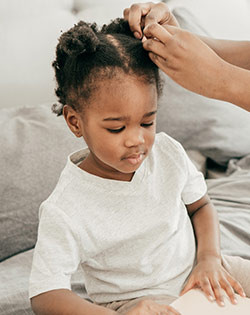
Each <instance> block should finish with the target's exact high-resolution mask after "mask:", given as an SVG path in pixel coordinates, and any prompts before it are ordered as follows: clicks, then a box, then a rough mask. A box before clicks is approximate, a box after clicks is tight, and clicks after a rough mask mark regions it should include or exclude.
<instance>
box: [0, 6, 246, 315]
mask: <svg viewBox="0 0 250 315" xmlns="http://www.w3.org/2000/svg"><path fill="white" fill-rule="evenodd" d="M7 2H8V1H2V2H1V4H0V6H1V8H0V9H1V10H0V12H1V15H4V14H5V16H6V14H7V16H8V14H9V17H10V19H12V21H13V23H14V21H16V22H17V23H19V25H20V28H21V31H23V30H24V29H25V30H26V32H27V34H29V32H31V33H30V36H31V38H32V40H36V38H37V36H33V35H34V34H33V33H34V30H36V28H38V27H39V25H40V24H41V20H42V18H44V19H47V23H51V24H50V28H49V27H47V24H46V23H45V24H46V25H45V26H44V27H43V29H42V30H39V32H40V33H38V30H37V34H39V36H41V35H42V34H43V36H44V37H43V38H42V39H40V41H39V42H40V45H42V46H39V47H36V49H37V51H38V48H39V49H40V50H41V52H42V53H40V57H39V58H40V59H39V60H37V64H36V63H35V59H37V51H36V58H34V56H33V53H34V51H33V50H32V49H31V48H30V49H29V44H30V40H29V41H27V42H25V40H27V39H24V42H23V45H22V47H21V48H20V50H21V51H22V52H23V50H25V49H26V50H27V51H26V52H25V56H26V57H25V58H26V59H27V60H29V62H28V63H27V64H26V65H25V67H24V66H23V65H21V66H20V65H19V63H20V62H23V63H25V62H26V59H25V58H18V56H16V58H14V59H13V54H12V52H11V51H13V45H14V44H13V41H11V43H10V42H9V38H11V36H12V35H13V32H14V27H12V26H11V25H12V24H11V23H9V21H7V19H6V18H5V20H2V21H1V22H0V24H1V23H2V24H3V26H5V27H6V25H7V24H8V25H9V27H8V29H7V28H6V33H5V36H2V37H0V40H2V41H4V43H5V45H6V46H4V47H5V49H4V50H3V52H2V53H3V54H4V55H3V56H4V58H1V62H2V63H3V64H2V66H3V67H2V68H1V69H3V72H2V73H1V78H0V80H1V81H0V83H1V84H0V89H2V90H1V92H2V93H1V95H2V99H1V106H0V107H1V108H0V128H1V135H0V147H1V151H0V165H1V167H0V198H1V211H0V261H1V262H0V314H1V315H9V314H15V315H18V314H32V311H31V308H30V304H29V299H28V280H29V274H30V267H31V262H32V255H33V250H34V249H33V248H34V245H35V242H36V236H37V232H36V231H37V225H38V207H39V204H40V203H41V202H42V201H43V200H44V199H46V198H47V197H48V195H49V194H50V192H51V191H52V189H53V187H54V186H55V184H56V182H57V179H58V177H59V174H60V172H61V170H62V168H63V167H64V165H65V161H66V157H67V155H68V154H69V153H71V152H72V151H74V150H78V149H80V148H81V147H82V146H83V142H82V141H81V140H79V139H76V138H74V136H73V135H72V134H71V133H70V131H69V130H68V128H67V127H66V124H65V123H64V121H63V119H62V118H61V117H56V116H55V115H52V114H51V110H50V107H51V105H52V104H53V102H54V101H55V97H54V95H53V89H54V82H53V78H52V76H53V74H52V70H51V69H50V64H51V60H52V59H53V55H52V54H50V55H47V54H48V53H47V50H48V51H49V50H54V46H55V45H56V38H57V37H58V36H59V35H60V30H61V29H67V28H69V27H70V26H71V25H72V24H74V23H75V22H76V21H77V20H78V19H80V18H84V19H89V20H94V19H95V20H97V21H98V22H99V23H100V24H102V23H103V22H105V19H106V21H108V20H109V19H110V18H112V17H116V16H118V15H121V12H122V10H121V8H124V7H125V6H126V5H129V4H130V3H131V2H132V1H120V2H119V5H118V2H117V1H116V2H115V1H113V3H115V4H114V6H113V9H112V10H109V11H108V10H107V7H109V6H107V4H105V5H104V4H103V3H104V1H103V2H98V1H92V2H91V1H89V2H88V1H79V0H78V1H69V0H65V1H63V0H62V1H59V0H58V1H53V2H49V1H47V2H44V1H37V2H36V5H34V3H33V2H32V1H28V0H27V3H26V4H27V8H30V10H31V11H32V14H33V19H34V20H33V21H32V23H33V24H32V25H33V29H32V28H31V29H30V28H28V26H27V28H25V25H23V24H22V23H20V21H21V17H20V16H19V15H20V12H19V10H21V12H24V11H27V8H20V7H18V5H19V4H18V1H12V5H10V3H9V2H8V3H7ZM107 2H108V1H107ZM111 2H112V1H111ZM167 2H169V5H170V7H171V8H172V9H173V10H174V13H175V15H176V17H177V19H178V20H179V22H180V24H181V26H182V27H184V28H186V29H189V30H191V31H193V32H196V33H200V34H208V35H209V34H211V35H213V36H218V37H224V38H235V36H236V35H238V34H240V36H245V38H246V39H250V35H249V29H250V24H249V23H250V22H249V18H247V17H249V15H250V7H249V1H247V0H245V1H243V0H237V5H235V3H236V2H235V1H234V0H231V1H229V0H221V2H220V4H219V5H218V10H217V12H216V13H214V12H213V10H212V8H214V7H215V5H216V4H217V1H215V0H214V1H209V6H206V4H207V1H205V0H200V1H199V3H200V4H199V6H198V4H197V1H196V2H195V1H191V0H190V1H189V0H186V1H178V0H173V1H167ZM222 4H224V7H223V6H222ZM39 5H40V6H39ZM213 5H214V6H213ZM37 6H38V7H37ZM46 6H47V7H46ZM220 6H221V8H220ZM225 6H227V11H226V12H228V14H226V12H225V11H223V8H225ZM208 8H210V9H211V10H210V13H209V11H208V10H207V9H208ZM230 8H231V11H230ZM24 9H25V10H24ZM45 9H46V12H47V13H45ZM59 9H60V10H59ZM219 9H220V10H221V11H219ZM4 10H5V12H4ZM105 10H106V11H105ZM232 10H234V11H232ZM247 10H248V11H247ZM37 11H39V15H38V13H37ZM59 11H60V12H59ZM104 12H107V15H105V14H104ZM118 12H119V13H118ZM191 12H193V13H191ZM222 12H223V14H224V16H223V18H225V21H228V22H229V21H231V20H230V19H231V16H230V12H231V14H232V12H233V14H234V19H235V25H231V24H232V23H231V22H230V23H231V24H230V23H228V24H227V23H226V22H225V24H223V23H222V21H221V19H222V17H221V14H222ZM28 13H30V12H28ZM28 13H27V12H26V13H24V15H23V17H22V18H23V19H24V20H25V21H26V19H27V17H28V15H27V14H28ZM36 14H37V16H36ZM209 14H210V18H209ZM38 16H39V18H40V19H38V20H37V18H38ZM55 16H56V17H57V18H55ZM244 16H246V19H245V20H244V19H243V17H244ZM34 17H36V18H34ZM237 17H238V20H239V27H238V29H237V27H236V26H237V23H238V20H237ZM211 18H213V19H214V20H213V23H211ZM216 18H217V20H216ZM227 19H228V20H227ZM52 20H53V23H52V22H51V21H52ZM49 21H50V22H49ZM216 21H217V23H216ZM7 22H8V23H7ZM4 23H5V24H4ZM24 23H25V22H24ZM27 23H28V22H27ZM221 23H222V24H223V25H222V24H221ZM243 23H245V24H244V25H243ZM211 24H212V26H211V27H209V26H210V25H211ZM229 24H230V25H229ZM27 25H28V24H27ZM221 25H222V26H223V27H220V26H221ZM29 26H30V25H29ZM15 27H16V25H15ZM52 27H53V31H51V28H52ZM247 27H248V31H246V30H247ZM2 29H3V28H2ZM239 30H241V32H240V33H239ZM18 31H19V30H17V31H16V32H17V34H16V37H15V40H16V41H17V42H18V41H20V40H19V38H18V36H17V35H18ZM42 32H44V33H42ZM46 32H47V33H46ZM237 32H238V33H237ZM244 32H245V33H244ZM247 33H248V34H247ZM247 35H248V37H247ZM32 36H33V37H32ZM46 36H48V37H46ZM45 38H47V40H45ZM237 39H239V37H238V36H237ZM20 43H21V41H20ZM25 43H26V44H27V45H25ZM7 44H9V45H10V46H11V45H12V46H11V47H10V46H8V45H7ZM15 45H17V43H15ZM44 45H46V46H44ZM33 46H34V45H33ZM33 46H32V47H33ZM49 46H50V47H49ZM1 47H3V45H1ZM44 47H46V49H45V48H44ZM8 48H9V49H10V51H9V52H8ZM34 49H35V48H34ZM29 54H30V55H29ZM19 57H20V56H19ZM8 58H9V59H8ZM32 58H33V59H32ZM3 59H4V61H3ZM8 60H9V65H8V68H7V67H6V64H7V61H8ZM11 62H12V63H11ZM38 63H39V64H38ZM28 66H29V68H27V67H28ZM18 67H19V68H18ZM34 67H35V69H36V72H34ZM39 67H40V68H39ZM12 68H13V69H14V68H15V73H16V71H17V69H18V73H16V75H14V73H11V71H12V70H13V69H12ZM5 70H6V72H5V73H4V71H5ZM13 71H14V70H13ZM32 71H33V72H34V73H33V72H32ZM46 71H47V72H46ZM201 71H203V69H201ZM32 75H33V76H32ZM39 75H41V77H39ZM36 76H37V77H36ZM162 76H163V77H164V82H165V83H164V89H163V95H162V97H161V98H160V100H159V113H158V127H157V128H158V131H165V132H167V133H168V134H169V135H171V136H173V137H174V138H175V139H177V140H178V141H180V142H181V143H182V144H183V146H184V147H185V148H186V150H187V152H188V154H189V156H190V158H191V160H193V162H194V163H195V165H196V166H197V168H198V169H199V170H201V171H202V172H203V174H204V176H205V178H206V182H207V186H208V193H209V195H210V198H211V199H212V201H213V203H214V205H215V207H216V209H217V211H218V214H219V219H220V228H221V248H222V252H223V253H225V254H230V255H239V256H241V257H244V258H246V259H250V113H248V112H246V111H243V110H242V109H240V108H237V107H236V106H234V105H230V104H228V103H225V102H221V101H216V100H210V99H207V98H205V97H202V96H199V95H195V94H194V93H191V92H189V91H187V90H185V89H183V88H181V87H180V86H178V85H176V84H175V83H174V82H173V81H172V80H170V79H169V78H168V77H166V76H165V75H164V74H162ZM12 78H13V80H11V79H12ZM29 80H30V81H29ZM72 289H73V290H74V291H75V292H76V293H77V294H79V295H80V296H82V297H84V298H87V295H86V291H85V288H84V279H83V278H82V275H81V272H80V270H79V271H78V272H77V273H76V274H75V275H74V276H73V278H72Z"/></svg>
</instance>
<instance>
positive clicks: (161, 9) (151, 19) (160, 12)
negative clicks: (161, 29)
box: [145, 2, 178, 27]
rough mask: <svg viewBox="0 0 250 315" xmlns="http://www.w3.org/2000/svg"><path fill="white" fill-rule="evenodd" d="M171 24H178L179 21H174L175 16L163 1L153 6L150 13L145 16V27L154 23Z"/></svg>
mask: <svg viewBox="0 0 250 315" xmlns="http://www.w3.org/2000/svg"><path fill="white" fill-rule="evenodd" d="M152 23H159V24H161V25H162V24H170V25H175V26H178V23H177V22H175V21H174V16H173V15H172V13H171V11H170V10H169V8H168V7H167V5H166V4H165V3H163V2H160V3H157V4H155V5H154V6H152V7H151V9H150V11H149V13H148V14H147V15H146V17H145V27H146V26H148V25H150V24H152Z"/></svg>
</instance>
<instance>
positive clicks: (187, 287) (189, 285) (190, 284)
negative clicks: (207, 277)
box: [180, 279, 195, 295]
mask: <svg viewBox="0 0 250 315" xmlns="http://www.w3.org/2000/svg"><path fill="white" fill-rule="evenodd" d="M194 287H195V282H194V281H193V280H192V279H189V280H188V282H187V284H186V285H185V286H184V288H183V289H182V291H181V293H180V295H183V294H185V293H187V292H188V291H189V290H191V289H193V288H194Z"/></svg>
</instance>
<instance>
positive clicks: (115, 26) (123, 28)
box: [102, 18, 135, 38]
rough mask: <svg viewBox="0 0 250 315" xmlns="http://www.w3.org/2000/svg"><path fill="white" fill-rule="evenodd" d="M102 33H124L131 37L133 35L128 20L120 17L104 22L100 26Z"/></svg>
mask: <svg viewBox="0 0 250 315" xmlns="http://www.w3.org/2000/svg"><path fill="white" fill-rule="evenodd" d="M102 33H104V34H124V35H127V36H131V37H133V38H135V37H134V35H133V33H132V31H131V30H130V27H129V24H128V21H126V20H124V19H122V18H116V19H115V20H113V21H112V22H111V23H110V24H109V25H106V24H104V25H103V27H102Z"/></svg>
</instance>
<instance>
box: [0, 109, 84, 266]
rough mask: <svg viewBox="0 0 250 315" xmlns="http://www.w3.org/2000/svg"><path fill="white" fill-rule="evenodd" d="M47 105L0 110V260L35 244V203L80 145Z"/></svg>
mask: <svg viewBox="0 0 250 315" xmlns="http://www.w3.org/2000/svg"><path fill="white" fill-rule="evenodd" d="M50 107H51V104H44V105H41V106H37V107H30V108H29V107H24V108H20V109H2V110H0V128H1V135H0V147H1V153H0V165H1V167H0V198H1V211H0V240H1V246H0V261H1V260H3V259H6V258H8V257H10V256H12V255H14V254H17V253H19V252H22V251H25V250H27V249H29V248H32V247H33V246H34V244H35V242H36V235H37V225H38V209H39V205H40V203H41V202H42V201H43V200H45V199H46V198H47V197H48V196H49V194H50V193H51V192H52V190H53V188H54V187H55V185H56V183H57V180H58V177H59V175H60V173H61V170H62V169H63V167H64V165H65V163H66V159H67V155H68V154H69V153H71V152H72V151H75V150H78V149H80V148H82V147H83V145H84V142H83V141H81V140H80V139H77V138H76V137H75V136H74V135H73V134H72V133H71V132H70V130H69V129H68V127H67V125H66V123H65V122H64V119H63V118H62V117H57V116H56V115H55V114H52V113H51V109H50Z"/></svg>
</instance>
